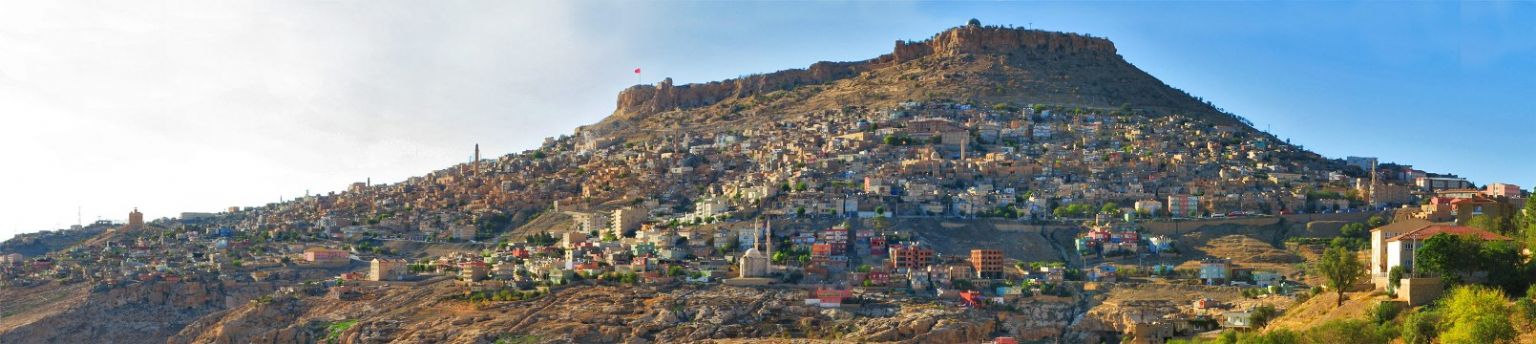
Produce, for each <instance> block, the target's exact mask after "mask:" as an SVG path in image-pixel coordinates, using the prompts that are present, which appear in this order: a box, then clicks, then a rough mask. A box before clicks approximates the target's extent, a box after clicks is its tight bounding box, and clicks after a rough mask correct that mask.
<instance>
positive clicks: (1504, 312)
mask: <svg viewBox="0 0 1536 344" xmlns="http://www.w3.org/2000/svg"><path fill="white" fill-rule="evenodd" d="M1442 302H1444V305H1445V318H1444V319H1443V321H1444V324H1443V325H1444V327H1445V332H1441V333H1440V342H1441V343H1446V344H1457V343H1469V344H1470V343H1496V342H1502V341H1507V340H1511V339H1514V338H1515V335H1516V333H1515V328H1514V327H1513V326H1512V325H1511V324H1510V321H1509V316H1510V309H1509V305H1508V304H1506V303H1505V302H1506V301H1505V298H1504V292H1503V291H1500V290H1498V289H1493V288H1488V287H1483V286H1462V287H1457V288H1456V289H1453V290H1451V294H1450V296H1448V297H1446V298H1445V300H1443V301H1442Z"/></svg>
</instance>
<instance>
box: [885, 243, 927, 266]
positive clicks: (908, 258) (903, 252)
mask: <svg viewBox="0 0 1536 344" xmlns="http://www.w3.org/2000/svg"><path fill="white" fill-rule="evenodd" d="M890 256H891V257H890V259H889V260H890V262H891V268H892V269H921V268H924V267H927V266H928V265H930V264H933V249H931V248H928V247H926V246H922V245H921V244H918V243H912V244H908V245H899V244H897V245H891V248H890Z"/></svg>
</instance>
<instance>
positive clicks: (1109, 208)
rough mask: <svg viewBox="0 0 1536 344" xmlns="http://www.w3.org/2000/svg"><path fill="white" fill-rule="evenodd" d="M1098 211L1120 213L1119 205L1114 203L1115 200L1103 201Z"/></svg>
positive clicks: (1101, 212)
mask: <svg viewBox="0 0 1536 344" xmlns="http://www.w3.org/2000/svg"><path fill="white" fill-rule="evenodd" d="M1099 213H1100V214H1111V215H1113V214H1118V213H1120V205H1119V204H1115V202H1108V203H1104V206H1103V207H1100V208H1099Z"/></svg>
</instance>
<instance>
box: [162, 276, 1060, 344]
mask: <svg viewBox="0 0 1536 344" xmlns="http://www.w3.org/2000/svg"><path fill="white" fill-rule="evenodd" d="M457 290H459V289H458V288H456V287H454V282H452V281H446V280H445V281H440V282H428V283H424V285H419V286H414V285H413V286H391V287H377V288H373V289H370V290H369V291H368V292H367V294H368V295H369V296H368V297H365V300H360V301H340V300H335V299H331V298H326V297H324V296H309V295H303V293H295V294H281V293H280V294H279V295H281V296H279V297H275V298H273V300H272V301H271V302H257V303H251V304H248V305H245V306H242V307H239V308H236V309H233V310H230V311H229V312H226V313H222V314H218V315H215V316H211V317H208V318H206V319H203V320H199V321H197V322H196V323H194V324H192V325H191V326H188V327H187V328H186V329H184V330H182V331H181V333H179V334H177V335H176V336H174V337H172V338H171V339H170V342H172V343H288V342H316V341H321V340H323V339H325V337H326V336H327V335H330V333H329V332H328V331H327V328H328V327H331V326H330V325H331V324H337V323H343V322H348V321H352V320H356V324H355V325H353V326H351V327H349V328H346V329H345V330H342V331H338V332H336V333H335V334H334V335H331V336H332V337H333V338H335V339H337V340H338V342H341V343H395V342H398V343H407V342H411V343H415V342H455V343H489V342H494V341H495V340H498V339H517V340H524V341H530V342H550V343H651V342H662V343H679V342H710V341H717V340H720V341H723V340H733V341H762V342H772V341H774V340H786V339H816V340H827V341H857V342H897V341H902V342H917V343H954V342H968V341H981V340H985V339H990V338H992V337H993V336H995V335H1000V334H1004V333H1008V332H1026V331H1033V333H1048V332H1049V331H1048V330H1046V329H1045V327H1054V325H1059V324H1064V322H1059V321H1058V323H1057V324H1042V323H1036V322H1035V321H1034V320H1030V317H1027V316H1025V315H1024V314H1020V315H1017V316H999V315H998V314H997V313H995V312H992V311H978V310H972V309H967V308H963V307H958V306H955V305H954V304H952V303H941V302H932V301H930V302H900V303H896V302H891V300H878V299H869V300H866V302H865V304H864V305H863V306H846V307H844V308H841V309H822V308H817V307H812V306H805V305H803V302H802V300H803V299H804V297H805V296H806V295H808V291H807V290H804V289H796V288H760V289H759V288H740V287H730V286H721V285H712V286H692V285H674V286H671V287H668V288H657V287H651V286H608V285H581V286H573V287H566V288H562V289H558V290H556V291H554V292H552V293H551V294H549V295H545V296H542V297H539V298H536V299H532V300H525V301H515V302H484V303H470V302H466V301H460V300H455V299H450V296H453V295H454V294H455V293H456V292H458V291H457ZM1036 304H1039V306H1033V307H1034V309H1035V313H1037V314H1038V315H1049V314H1054V313H1057V312H1058V311H1059V310H1061V309H1065V307H1064V306H1045V305H1046V304H1049V303H1048V302H1045V303H1042V302H1036ZM1055 318H1061V319H1065V316H1064V315H1063V316H1055ZM999 319H1001V320H1003V321H1001V322H1000V321H998V320H999ZM999 323H1002V324H1004V326H1003V327H1001V328H1000V327H999V326H998V325H999Z"/></svg>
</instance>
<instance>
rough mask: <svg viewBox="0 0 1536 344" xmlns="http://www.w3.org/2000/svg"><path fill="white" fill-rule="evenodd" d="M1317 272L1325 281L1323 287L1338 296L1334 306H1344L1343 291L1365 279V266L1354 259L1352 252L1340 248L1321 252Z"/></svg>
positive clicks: (1330, 248)
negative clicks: (1326, 287) (1331, 290)
mask: <svg viewBox="0 0 1536 344" xmlns="http://www.w3.org/2000/svg"><path fill="white" fill-rule="evenodd" d="M1317 270H1318V272H1320V273H1321V274H1322V275H1323V278H1324V279H1325V280H1326V281H1325V282H1326V283H1325V285H1327V286H1328V288H1330V289H1333V290H1334V291H1335V292H1336V293H1337V294H1338V297H1339V299H1338V303H1337V304H1336V306H1343V305H1344V291H1345V290H1348V289H1349V288H1350V287H1351V286H1354V285H1355V283H1356V282H1359V281H1360V279H1362V278H1364V277H1365V265H1364V264H1361V263H1360V260H1359V259H1357V258H1355V253H1354V252H1353V251H1349V250H1346V249H1344V248H1342V247H1329V248H1328V249H1327V250H1325V251H1323V259H1322V260H1321V261H1319V262H1317Z"/></svg>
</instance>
